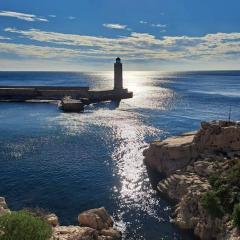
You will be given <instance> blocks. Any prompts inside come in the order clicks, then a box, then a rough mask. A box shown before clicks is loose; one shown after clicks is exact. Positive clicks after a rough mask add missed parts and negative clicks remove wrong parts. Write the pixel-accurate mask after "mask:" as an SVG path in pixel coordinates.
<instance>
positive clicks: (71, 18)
mask: <svg viewBox="0 0 240 240" xmlns="http://www.w3.org/2000/svg"><path fill="white" fill-rule="evenodd" d="M68 19H69V20H74V19H76V17H73V16H69V17H68Z"/></svg>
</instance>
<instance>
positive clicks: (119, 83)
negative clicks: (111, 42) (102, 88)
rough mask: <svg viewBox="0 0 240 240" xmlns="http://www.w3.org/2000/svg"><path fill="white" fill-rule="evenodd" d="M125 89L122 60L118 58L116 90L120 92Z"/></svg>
mask: <svg viewBox="0 0 240 240" xmlns="http://www.w3.org/2000/svg"><path fill="white" fill-rule="evenodd" d="M122 89H123V76H122V63H121V59H120V58H119V57H118V58H116V62H115V63H114V90H116V91H119V90H122Z"/></svg>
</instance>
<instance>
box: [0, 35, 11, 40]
mask: <svg viewBox="0 0 240 240" xmlns="http://www.w3.org/2000/svg"><path fill="white" fill-rule="evenodd" d="M10 39H11V38H9V37H3V36H0V40H10Z"/></svg>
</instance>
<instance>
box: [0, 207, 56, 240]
mask: <svg viewBox="0 0 240 240" xmlns="http://www.w3.org/2000/svg"><path fill="white" fill-rule="evenodd" d="M0 232H3V233H4V234H1V235H0V240H48V239H50V237H51V233H52V229H51V227H50V226H49V224H48V223H47V222H46V221H44V220H43V219H41V218H38V217H35V216H33V215H32V214H31V213H29V212H27V211H19V212H12V213H11V214H4V215H2V216H0Z"/></svg>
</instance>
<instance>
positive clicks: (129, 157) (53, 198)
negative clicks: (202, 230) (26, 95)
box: [0, 71, 240, 240]
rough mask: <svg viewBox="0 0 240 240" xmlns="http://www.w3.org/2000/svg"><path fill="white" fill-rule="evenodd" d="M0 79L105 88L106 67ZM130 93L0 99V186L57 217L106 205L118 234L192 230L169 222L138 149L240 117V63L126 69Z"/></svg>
mask: <svg viewBox="0 0 240 240" xmlns="http://www.w3.org/2000/svg"><path fill="white" fill-rule="evenodd" d="M0 85H11V86H14V85H51V86H89V87H90V88H91V89H99V90H100V89H111V88H113V74H112V72H0ZM124 86H125V87H126V88H128V89H129V90H130V91H133V93H134V97H133V98H132V99H128V100H122V101H121V103H120V105H119V106H118V104H116V103H115V102H104V103H98V104H92V105H89V106H87V107H86V108H85V112H84V113H63V112H62V111H60V110H59V109H58V108H57V106H56V105H54V104H43V103H42V104H41V103H0V196H4V197H5V198H6V200H7V203H8V205H9V208H10V209H12V210H19V209H22V208H35V207H38V208H43V209H46V210H48V211H50V212H54V213H56V214H57V215H58V216H59V219H60V223H61V224H66V225H68V224H77V216H78V214H79V213H80V212H82V211H84V210H87V209H91V208H97V207H101V206H104V207H106V209H107V210H108V211H109V213H110V214H111V215H112V216H113V217H114V220H115V222H116V226H117V227H118V228H119V229H121V230H122V232H123V239H125V240H165V239H171V240H172V239H174V240H176V239H182V240H190V239H195V238H194V236H193V234H192V233H191V232H186V231H181V230H180V229H178V228H177V227H176V226H175V225H173V224H172V223H171V209H172V205H171V203H169V202H168V201H167V199H164V198H162V197H161V196H159V194H158V193H157V191H156V183H157V182H158V180H159V179H160V178H161V176H159V175H158V174H156V173H154V172H152V171H151V170H149V169H147V168H146V166H145V165H144V162H143V159H144V157H143V151H144V149H145V148H147V147H148V145H149V143H151V142H152V141H154V140H163V139H165V138H167V137H169V136H173V135H177V134H181V133H184V132H188V131H192V130H196V129H198V128H199V126H200V123H201V121H210V120H214V119H223V120H227V119H228V118H229V117H230V118H231V119H232V120H239V119H240V71H210V72H209V71H208V72H207V71H205V72H204V71H201V72H160V71H155V72H153V71H152V72H144V71H135V72H133V71H132V72H131V71H129V72H125V73H124Z"/></svg>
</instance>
